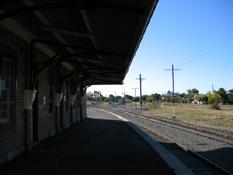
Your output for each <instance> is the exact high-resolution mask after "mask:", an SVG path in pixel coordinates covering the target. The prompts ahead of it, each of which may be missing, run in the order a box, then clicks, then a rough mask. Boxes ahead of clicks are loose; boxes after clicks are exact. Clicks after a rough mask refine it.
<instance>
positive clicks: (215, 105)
mask: <svg viewBox="0 0 233 175" xmlns="http://www.w3.org/2000/svg"><path fill="white" fill-rule="evenodd" d="M221 101H222V97H221V95H219V94H218V93H216V92H213V93H211V92H209V93H208V103H209V104H210V108H211V109H216V110H219V109H220V106H219V105H220V103H221Z"/></svg>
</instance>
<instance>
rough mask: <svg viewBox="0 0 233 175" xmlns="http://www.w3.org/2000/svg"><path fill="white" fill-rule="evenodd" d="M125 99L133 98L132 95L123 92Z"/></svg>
mask: <svg viewBox="0 0 233 175" xmlns="http://www.w3.org/2000/svg"><path fill="white" fill-rule="evenodd" d="M125 99H129V100H133V96H131V95H128V94H125Z"/></svg>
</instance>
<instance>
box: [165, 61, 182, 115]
mask: <svg viewBox="0 0 233 175" xmlns="http://www.w3.org/2000/svg"><path fill="white" fill-rule="evenodd" d="M164 70H165V71H172V106H173V109H172V118H175V94H174V89H175V81H174V71H178V70H181V69H175V68H174V66H173V64H172V68H171V69H164Z"/></svg>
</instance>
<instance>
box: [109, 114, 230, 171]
mask: <svg viewBox="0 0 233 175" xmlns="http://www.w3.org/2000/svg"><path fill="white" fill-rule="evenodd" d="M112 111H113V112H115V113H117V114H119V115H121V116H123V117H124V118H127V119H128V120H130V121H132V122H134V123H139V124H141V125H144V126H146V127H149V128H150V129H152V130H154V131H156V132H159V133H161V134H163V135H165V136H167V137H169V138H172V139H173V140H176V141H177V142H178V143H180V144H182V145H185V146H186V147H187V148H188V149H190V150H192V151H195V152H198V153H199V154H201V155H202V156H205V157H206V158H207V159H209V160H211V161H213V162H214V163H216V164H218V165H219V166H221V167H223V168H224V169H227V170H228V171H230V172H231V173H232V174H233V146H232V145H230V144H226V143H223V142H221V141H217V140H213V139H210V138H208V137H204V136H200V135H196V134H194V133H190V132H187V131H183V130H180V129H177V128H173V127H170V126H166V125H162V124H158V123H155V122H152V121H150V120H148V119H144V118H140V117H135V116H134V115H130V114H128V113H122V112H119V111H117V110H112Z"/></svg>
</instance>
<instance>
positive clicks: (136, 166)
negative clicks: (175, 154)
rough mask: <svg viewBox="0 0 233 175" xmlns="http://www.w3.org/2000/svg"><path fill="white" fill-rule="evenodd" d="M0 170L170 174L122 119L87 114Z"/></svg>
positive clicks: (37, 173)
mask: <svg viewBox="0 0 233 175" xmlns="http://www.w3.org/2000/svg"><path fill="white" fill-rule="evenodd" d="M0 172H4V173H7V174H8V175H9V174H16V173H21V174H24V175H29V174H30V175H32V174H33V175H41V174H57V175H63V174H64V175H65V174H69V175H73V174H75V175H78V174H82V175H84V174H85V175H93V174H100V175H112V174H113V175H114V174H117V175H119V174H132V175H139V174H140V175H142V174H143V175H147V174H153V175H154V174H173V172H172V170H171V169H170V168H168V166H167V165H166V163H164V162H163V161H162V159H161V158H160V156H159V155H158V154H157V153H156V152H155V151H153V149H152V148H151V147H150V146H149V145H148V144H147V143H146V142H145V141H144V140H143V139H142V138H141V137H140V136H139V135H137V134H136V133H135V132H134V131H133V130H132V129H131V128H130V127H129V126H128V125H127V124H126V123H124V122H122V121H117V120H103V119H90V118H87V119H86V120H85V121H84V122H83V123H80V124H78V125H76V126H74V127H72V128H71V129H68V130H66V131H64V132H63V133H62V134H60V135H58V136H55V137H51V138H49V139H47V140H46V141H43V142H42V143H41V144H39V145H38V146H37V147H35V148H34V149H33V150H31V151H30V152H28V153H24V154H22V155H20V156H18V157H17V158H15V159H14V160H13V161H11V162H9V163H7V164H5V165H2V166H1V167H0Z"/></svg>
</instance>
